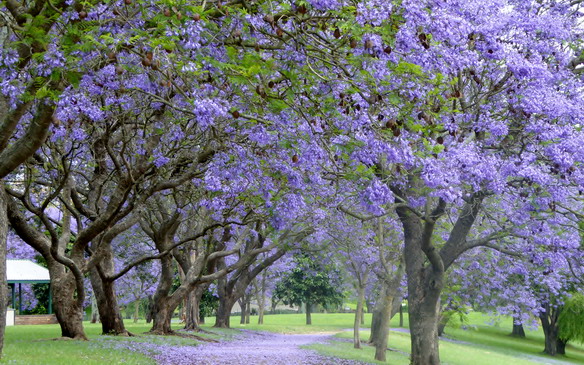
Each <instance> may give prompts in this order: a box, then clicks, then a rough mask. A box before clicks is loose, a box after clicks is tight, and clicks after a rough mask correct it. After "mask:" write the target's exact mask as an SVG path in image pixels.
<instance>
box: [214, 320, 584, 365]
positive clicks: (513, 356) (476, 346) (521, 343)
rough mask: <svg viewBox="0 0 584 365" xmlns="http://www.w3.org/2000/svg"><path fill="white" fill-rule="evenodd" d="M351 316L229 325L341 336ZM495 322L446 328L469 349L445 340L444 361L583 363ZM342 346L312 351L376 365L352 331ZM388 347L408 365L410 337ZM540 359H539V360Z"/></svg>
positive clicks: (580, 352)
mask: <svg viewBox="0 0 584 365" xmlns="http://www.w3.org/2000/svg"><path fill="white" fill-rule="evenodd" d="M353 316H354V315H353V314H349V313H334V314H322V313H316V314H313V315H312V323H313V325H312V326H307V325H306V324H305V320H306V317H305V315H304V314H283V315H266V316H265V317H264V323H265V324H264V325H257V324H256V323H257V316H252V317H251V318H250V324H247V325H242V324H239V320H240V317H239V316H233V317H232V318H231V325H232V327H233V328H244V329H250V330H258V331H269V332H277V333H292V334H295V333H315V332H320V333H326V332H329V333H330V332H340V331H343V330H345V329H348V328H352V326H353V318H354V317H353ZM213 321H214V320H213V318H209V319H208V321H207V322H208V324H207V326H211V325H212V323H213ZM370 321H371V315H370V314H366V315H365V325H363V326H361V328H368V327H369V324H370ZM491 322H492V320H491V317H489V316H487V315H484V314H482V313H470V315H469V323H468V326H467V327H468V328H469V329H462V328H456V327H447V328H446V334H447V337H448V338H449V339H452V340H456V341H464V342H469V343H471V345H467V344H457V343H452V342H449V341H444V340H442V341H441V342H440V357H441V359H442V361H443V363H444V364H469V363H472V364H473V365H483V364H484V365H490V364H511V365H523V364H537V363H538V362H536V361H532V360H533V359H530V356H532V357H536V358H539V359H542V360H545V359H547V358H549V359H557V360H561V361H565V362H568V363H574V364H583V363H584V346H582V345H578V344H576V345H574V344H570V345H568V347H567V349H566V352H567V355H566V356H557V357H550V356H547V355H545V354H543V352H542V351H543V347H544V342H543V341H544V338H543V332H542V331H541V329H537V330H534V331H530V330H529V329H528V328H526V332H527V338H525V339H518V338H513V337H510V336H509V333H511V327H512V321H511V319H510V318H502V322H500V323H496V324H495V325H493V324H491ZM398 324H399V318H398V316H395V317H394V318H393V319H392V321H391V326H392V328H396V327H397V326H398ZM404 327H405V328H407V327H408V315H407V313H405V314H404ZM337 337H339V339H342V340H341V341H334V342H332V343H331V344H329V345H322V344H316V345H311V346H309V348H311V349H314V350H317V351H318V352H320V353H322V354H323V355H327V356H337V357H342V358H347V359H353V360H360V361H365V362H371V363H376V362H374V361H373V360H372V359H373V355H374V352H375V351H374V349H373V348H372V347H369V346H364V348H363V349H361V350H356V349H354V348H353V344H352V343H351V342H350V341H348V340H349V339H352V337H353V334H352V332H351V331H348V332H347V331H345V332H341V333H339V334H338V335H337ZM368 337H369V332H368V331H362V332H361V338H362V339H365V340H366V339H367V338H368ZM389 347H390V348H391V349H394V350H397V351H388V353H387V359H388V362H389V363H391V364H408V363H409V359H408V356H407V355H406V354H404V353H409V351H410V337H409V335H408V334H407V333H399V332H395V331H392V332H391V333H390V339H389ZM535 360H536V359H535Z"/></svg>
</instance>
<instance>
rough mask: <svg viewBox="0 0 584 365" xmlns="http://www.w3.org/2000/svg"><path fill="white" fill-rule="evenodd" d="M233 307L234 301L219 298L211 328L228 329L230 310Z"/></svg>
mask: <svg viewBox="0 0 584 365" xmlns="http://www.w3.org/2000/svg"><path fill="white" fill-rule="evenodd" d="M233 305H235V300H234V299H232V298H228V297H223V298H221V297H220V298H219V308H217V315H216V316H215V325H214V326H213V327H218V328H229V326H230V324H229V319H230V318H231V309H233Z"/></svg>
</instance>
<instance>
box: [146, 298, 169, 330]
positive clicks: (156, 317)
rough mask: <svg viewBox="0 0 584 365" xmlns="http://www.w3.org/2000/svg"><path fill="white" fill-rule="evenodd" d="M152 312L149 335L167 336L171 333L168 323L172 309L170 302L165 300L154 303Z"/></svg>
mask: <svg viewBox="0 0 584 365" xmlns="http://www.w3.org/2000/svg"><path fill="white" fill-rule="evenodd" d="M153 307H154V308H153V311H152V328H151V329H150V333H153V334H156V335H168V334H171V333H172V328H171V327H170V321H171V319H172V309H171V306H170V302H169V301H168V300H166V299H164V300H159V301H157V302H155V303H154V305H153Z"/></svg>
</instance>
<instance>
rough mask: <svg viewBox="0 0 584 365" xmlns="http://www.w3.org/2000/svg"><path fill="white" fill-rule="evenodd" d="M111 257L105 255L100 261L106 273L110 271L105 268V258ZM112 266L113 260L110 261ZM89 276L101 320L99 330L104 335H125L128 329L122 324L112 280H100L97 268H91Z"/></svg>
mask: <svg viewBox="0 0 584 365" xmlns="http://www.w3.org/2000/svg"><path fill="white" fill-rule="evenodd" d="M108 258H111V259H112V260H113V257H112V256H110V255H107V256H106V257H105V258H104V260H103V261H102V265H103V268H102V269H103V270H104V271H105V272H107V273H109V272H110V270H109V269H106V267H107V266H109V265H108V264H107V263H106V260H108ZM111 265H112V267H113V262H112V263H111ZM89 278H90V281H91V287H92V288H93V293H94V295H95V299H96V301H97V309H98V311H99V318H100V320H101V330H102V334H104V335H127V334H128V331H126V328H125V326H124V321H123V319H122V314H121V312H120V307H119V305H118V301H117V299H116V298H117V295H116V291H115V287H114V282H113V281H106V280H102V278H101V277H100V276H99V273H98V271H97V268H93V269H92V270H91V271H90V274H89Z"/></svg>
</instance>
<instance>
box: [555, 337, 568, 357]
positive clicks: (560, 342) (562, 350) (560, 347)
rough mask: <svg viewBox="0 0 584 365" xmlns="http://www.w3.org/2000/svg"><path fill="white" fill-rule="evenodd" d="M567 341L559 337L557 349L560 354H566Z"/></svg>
mask: <svg viewBox="0 0 584 365" xmlns="http://www.w3.org/2000/svg"><path fill="white" fill-rule="evenodd" d="M567 344H568V343H567V341H564V340H562V339H559V338H558V344H557V346H556V347H557V349H558V354H560V355H565V354H566V345H567Z"/></svg>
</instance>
